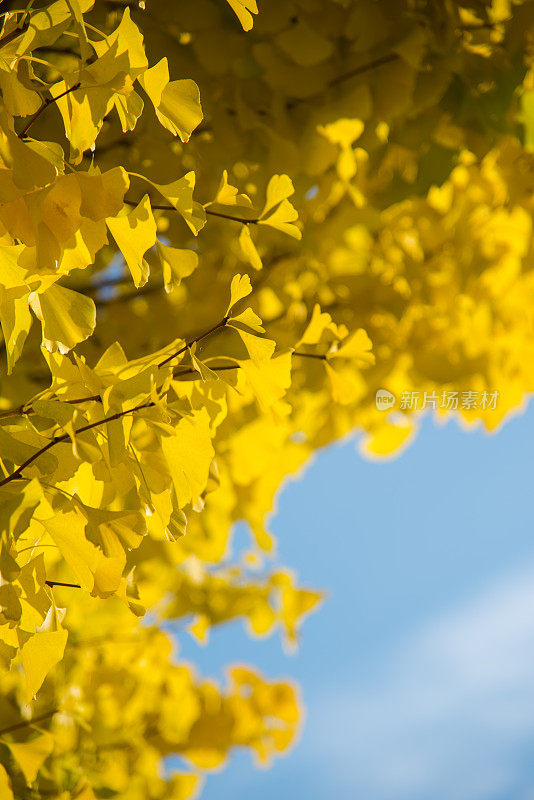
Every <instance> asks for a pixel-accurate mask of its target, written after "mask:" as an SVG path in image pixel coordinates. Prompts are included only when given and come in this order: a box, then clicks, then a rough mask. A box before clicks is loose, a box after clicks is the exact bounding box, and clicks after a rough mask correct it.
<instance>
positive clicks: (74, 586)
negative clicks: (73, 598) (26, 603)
mask: <svg viewBox="0 0 534 800" xmlns="http://www.w3.org/2000/svg"><path fill="white" fill-rule="evenodd" d="M45 583H46V585H47V586H50V587H54V586H66V587H67V588H69V589H81V588H82V587H81V586H80V584H79V583H65V582H64V581H45Z"/></svg>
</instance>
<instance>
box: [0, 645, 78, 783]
mask: <svg viewBox="0 0 534 800" xmlns="http://www.w3.org/2000/svg"><path fill="white" fill-rule="evenodd" d="M61 633H62V634H64V637H65V638H66V634H67V631H61ZM37 635H39V634H37ZM30 641H31V640H30ZM6 744H7V746H8V747H9V749H10V750H11V755H12V756H13V758H14V759H15V761H16V762H17V764H18V765H19V767H20V768H21V770H22V773H23V775H24V777H25V778H26V782H27V783H28V784H30V783H33V782H34V780H35V779H36V777H37V773H38V772H39V769H40V768H41V766H42V764H43V762H44V760H45V759H46V758H47V757H48V756H49V755H50V753H51V752H52V751H53V749H54V737H53V736H52V735H51V734H50V733H40V734H39V735H38V736H35V737H34V738H33V739H29V740H28V741H26V742H6ZM2 797H3V795H2Z"/></svg>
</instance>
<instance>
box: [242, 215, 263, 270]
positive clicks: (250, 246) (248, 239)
mask: <svg viewBox="0 0 534 800" xmlns="http://www.w3.org/2000/svg"><path fill="white" fill-rule="evenodd" d="M239 244H240V245H241V250H242V252H243V255H244V257H245V258H246V260H247V261H248V262H249V264H250V265H251V266H253V267H254V269H261V268H262V267H263V264H262V263H261V258H260V255H259V253H258V251H257V250H256V245H255V244H254V242H253V241H252V236H251V235H250V230H249V226H248V225H243V227H242V229H241V233H240V234H239Z"/></svg>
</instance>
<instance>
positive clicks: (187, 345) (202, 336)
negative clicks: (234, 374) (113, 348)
mask: <svg viewBox="0 0 534 800" xmlns="http://www.w3.org/2000/svg"><path fill="white" fill-rule="evenodd" d="M228 319H229V317H228V316H225V317H223V318H222V320H221V321H220V322H218V323H217V324H216V325H214V326H213V328H210V329H209V331H205V332H204V333H201V334H200V336H196V337H195V338H194V339H191V341H190V342H186V343H185V344H184V346H183V347H181V348H180V349H179V350H177V351H176V353H172V354H171V355H170V356H167V358H164V359H163V361H160V362H159V364H158V365H157V366H158V367H163V366H164V365H165V364H168V363H169V361H172V360H173V358H178V356H181V355H182V354H183V353H185V352H186V350H189V348H190V347H193V345H194V344H198V342H201V341H202V339H205V338H206V336H209V335H210V334H212V333H215V331H218V330H220V329H221V328H224V327H226V324H227V322H228ZM0 485H1V484H0Z"/></svg>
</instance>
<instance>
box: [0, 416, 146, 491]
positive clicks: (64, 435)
mask: <svg viewBox="0 0 534 800" xmlns="http://www.w3.org/2000/svg"><path fill="white" fill-rule="evenodd" d="M155 405H156V403H155V402H154V401H153V400H151V401H150V402H147V403H141V404H140V405H138V406H134V408H129V409H127V410H125V411H117V412H116V413H115V414H110V415H109V416H108V417H103V418H102V419H98V420H96V421H95V422H89V423H88V424H87V425H83V426H82V427H81V428H77V429H76V430H75V431H74V435H77V434H79V433H85V432H86V431H90V430H92V429H93V428H97V427H98V426H99V425H105V424H106V423H107V422H113V421H114V420H116V419H121V417H126V416H127V415H128V414H133V413H134V412H135V411H141V409H144V408H151V407H152V406H155ZM69 439H70V434H68V433H62V434H61V435H60V436H54V438H53V439H50V441H49V442H47V443H46V444H45V445H44V446H43V447H41V448H39V450H37V451H36V452H35V453H33V454H32V455H31V456H30V457H29V458H27V459H26V461H24V462H23V463H22V464H21V465H20V466H19V467H17V469H16V470H14V471H13V472H11V473H10V474H9V475H7V476H6V477H5V478H4V479H3V480H1V481H0V486H5V484H6V483H10V482H11V481H15V480H20V479H21V478H22V477H23V476H22V475H21V472H22V470H23V469H26V467H29V466H30V464H33V462H34V461H36V460H37V459H38V458H39V456H42V455H44V454H45V453H47V452H48V450H50V449H51V448H52V447H54V446H55V445H56V444H60V443H61V442H66V441H68V440H69Z"/></svg>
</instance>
